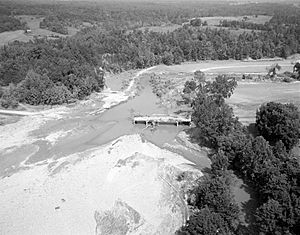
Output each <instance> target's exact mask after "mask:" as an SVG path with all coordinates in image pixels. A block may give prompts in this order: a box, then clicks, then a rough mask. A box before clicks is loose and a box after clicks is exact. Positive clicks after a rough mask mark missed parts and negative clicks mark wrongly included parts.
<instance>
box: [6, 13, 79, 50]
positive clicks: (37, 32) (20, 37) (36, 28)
mask: <svg viewBox="0 0 300 235" xmlns="http://www.w3.org/2000/svg"><path fill="white" fill-rule="evenodd" d="M17 18H18V19H20V20H21V22H26V23H27V25H28V27H29V28H30V30H31V33H28V34H25V33H24V31H23V30H17V31H10V32H3V33H0V46H3V45H6V44H8V43H10V42H13V41H20V42H28V41H30V40H32V39H33V38H34V37H35V36H37V37H45V36H47V37H50V38H51V36H52V37H57V36H58V37H66V36H72V35H74V34H76V32H77V31H78V29H76V28H73V27H68V31H69V35H63V34H59V33H55V32H52V31H50V30H47V29H41V28H40V22H41V21H42V20H43V17H42V16H41V17H38V16H29V15H20V16H17Z"/></svg>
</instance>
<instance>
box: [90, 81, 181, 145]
mask: <svg viewBox="0 0 300 235" xmlns="http://www.w3.org/2000/svg"><path fill="white" fill-rule="evenodd" d="M140 85H141V87H142V89H141V91H140V92H139V94H138V95H137V96H135V97H134V98H132V99H130V100H129V101H127V102H126V103H123V104H121V105H118V106H116V107H114V108H112V109H109V110H107V111H106V112H105V113H103V114H102V115H101V117H100V118H99V121H100V122H101V123H103V124H104V125H105V124H108V123H112V122H113V125H112V126H111V127H110V129H109V131H108V132H105V133H101V134H100V135H99V136H97V137H96V138H95V139H94V140H93V142H94V143H97V144H103V143H107V142H109V141H111V140H113V139H116V138H117V137H120V136H122V135H126V134H136V133H139V134H141V135H143V136H144V137H145V138H146V139H147V140H149V141H151V142H153V143H154V144H156V145H158V146H160V147H162V146H163V145H164V144H165V143H166V142H170V141H172V140H173V139H174V138H175V136H176V135H177V134H178V132H179V131H181V130H183V129H184V127H176V126H173V125H170V126H168V125H166V126H160V127H159V128H156V129H151V128H146V127H145V125H142V124H138V125H133V123H132V118H133V117H134V115H151V114H168V113H170V112H171V111H170V110H168V109H166V108H165V107H162V106H161V105H160V104H159V99H158V97H157V96H156V95H155V94H154V93H153V92H152V88H151V85H150V83H149V78H147V77H146V78H142V79H141V81H140Z"/></svg>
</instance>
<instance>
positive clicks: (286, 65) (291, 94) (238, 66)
mask: <svg viewBox="0 0 300 235" xmlns="http://www.w3.org/2000/svg"><path fill="white" fill-rule="evenodd" d="M291 62H292V60H283V61H256V62H255V61H254V62H242V61H235V60H229V61H201V62H197V63H186V64H181V65H172V66H165V65H160V66H157V67H156V68H154V69H153V70H151V71H152V72H155V73H157V74H163V75H164V76H163V77H167V78H171V79H173V80H174V81H176V79H177V80H178V79H179V78H180V77H182V82H181V83H184V82H185V78H186V79H190V78H191V77H192V73H193V72H194V71H195V70H201V71H203V72H205V73H206V74H208V73H216V74H218V73H220V74H221V73H225V74H226V73H227V74H228V73H262V74H266V73H267V70H266V67H268V66H270V65H272V64H274V63H278V64H279V65H280V66H281V67H282V69H281V72H284V71H292V69H293V65H292V64H291ZM185 73H186V74H185ZM299 91H300V82H295V83H283V82H269V81H267V82H244V81H242V82H238V87H237V88H236V90H235V92H234V95H233V96H232V97H231V98H230V99H228V100H227V102H228V103H229V104H230V105H231V106H232V107H233V110H234V112H235V114H236V115H237V116H238V117H239V118H240V120H241V121H242V122H243V123H244V124H249V123H253V122H254V121H255V115H256V110H257V109H258V108H259V106H260V105H261V104H262V103H264V102H269V101H276V102H283V103H285V102H292V103H294V104H295V105H297V106H298V107H299V108H300V92H299Z"/></svg>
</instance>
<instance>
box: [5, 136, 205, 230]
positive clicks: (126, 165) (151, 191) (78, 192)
mask: <svg viewBox="0 0 300 235" xmlns="http://www.w3.org/2000/svg"><path fill="white" fill-rule="evenodd" d="M187 164H191V162H189V161H187V160H185V159H184V158H182V157H181V156H179V155H177V154H174V153H172V152H169V151H167V150H163V149H160V148H158V147H156V146H155V145H153V144H151V143H149V142H147V141H145V140H143V139H142V138H141V137H140V136H139V135H131V136H124V137H121V138H119V139H117V140H115V141H113V142H111V143H109V144H107V145H106V146H103V147H99V148H94V149H91V150H88V151H85V152H82V153H78V154H73V155H71V156H68V157H66V158H62V159H59V160H57V161H52V162H49V163H48V164H43V165H40V166H35V167H32V168H30V169H26V170H22V171H19V172H17V173H15V174H13V175H12V176H10V177H6V178H4V179H2V180H1V181H0V194H1V196H0V204H1V205H2V209H1V210H0V225H1V226H0V233H1V234H93V233H95V229H96V227H97V231H98V232H97V233H98V234H105V231H107V229H108V230H109V229H111V231H118V230H121V231H123V232H124V231H126V232H130V233H132V234H172V233H174V232H175V231H176V229H177V228H178V227H180V226H181V225H182V223H183V221H184V219H186V216H187V214H186V213H187V211H186V205H185V203H184V200H183V198H182V197H183V195H184V193H183V185H184V180H181V181H179V180H178V175H180V174H181V173H182V172H186V173H185V174H186V176H188V174H187V172H191V175H193V176H194V177H196V176H201V173H200V171H197V170H195V169H193V168H192V167H190V166H188V165H187ZM185 179H188V177H186V178H185ZM122 210H127V211H129V212H128V213H127V214H126V213H125V214H124V213H123V215H122V216H121V215H120V214H118V213H119V211H122ZM121 214H122V213H121ZM96 219H97V221H96Z"/></svg>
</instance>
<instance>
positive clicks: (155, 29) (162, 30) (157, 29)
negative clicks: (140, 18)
mask: <svg viewBox="0 0 300 235" xmlns="http://www.w3.org/2000/svg"><path fill="white" fill-rule="evenodd" d="M181 27H182V26H181V25H178V24H170V25H163V26H149V27H141V28H139V29H140V30H142V31H145V30H147V29H148V30H149V31H152V32H158V33H166V32H173V31H174V30H176V29H178V28H181Z"/></svg>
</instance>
